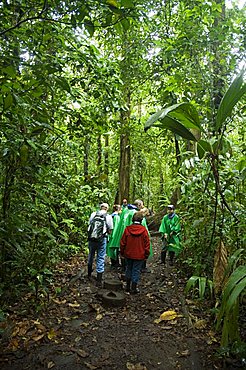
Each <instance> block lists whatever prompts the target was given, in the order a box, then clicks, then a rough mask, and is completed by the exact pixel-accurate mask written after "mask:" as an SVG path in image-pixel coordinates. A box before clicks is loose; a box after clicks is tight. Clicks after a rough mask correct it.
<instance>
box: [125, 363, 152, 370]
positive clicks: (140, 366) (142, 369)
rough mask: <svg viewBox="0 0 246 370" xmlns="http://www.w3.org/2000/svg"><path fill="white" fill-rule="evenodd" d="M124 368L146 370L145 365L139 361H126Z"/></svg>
mask: <svg viewBox="0 0 246 370" xmlns="http://www.w3.org/2000/svg"><path fill="white" fill-rule="evenodd" d="M126 368H127V370H148V369H147V367H146V366H145V365H144V364H143V363H141V362H139V363H137V364H132V363H131V362H127V363H126Z"/></svg>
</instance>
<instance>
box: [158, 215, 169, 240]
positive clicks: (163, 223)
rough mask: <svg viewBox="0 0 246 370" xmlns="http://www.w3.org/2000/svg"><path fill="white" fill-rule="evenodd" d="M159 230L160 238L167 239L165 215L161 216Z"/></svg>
mask: <svg viewBox="0 0 246 370" xmlns="http://www.w3.org/2000/svg"><path fill="white" fill-rule="evenodd" d="M159 231H160V233H161V236H162V239H163V238H164V239H167V236H168V235H167V227H166V223H165V216H164V217H163V219H162V221H161V225H160V227H159Z"/></svg>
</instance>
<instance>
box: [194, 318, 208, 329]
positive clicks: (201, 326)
mask: <svg viewBox="0 0 246 370" xmlns="http://www.w3.org/2000/svg"><path fill="white" fill-rule="evenodd" d="M206 326H207V322H206V320H198V321H196V322H195V324H194V328H196V329H204V328H206Z"/></svg>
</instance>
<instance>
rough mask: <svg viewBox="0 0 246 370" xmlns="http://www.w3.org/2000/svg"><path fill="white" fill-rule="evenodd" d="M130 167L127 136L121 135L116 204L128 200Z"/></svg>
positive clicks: (129, 150)
mask: <svg viewBox="0 0 246 370" xmlns="http://www.w3.org/2000/svg"><path fill="white" fill-rule="evenodd" d="M130 167H131V149H130V141H129V137H128V134H126V133H125V134H122V135H121V137H120V166H119V194H118V202H119V204H121V202H122V199H123V198H126V199H128V198H129V194H130Z"/></svg>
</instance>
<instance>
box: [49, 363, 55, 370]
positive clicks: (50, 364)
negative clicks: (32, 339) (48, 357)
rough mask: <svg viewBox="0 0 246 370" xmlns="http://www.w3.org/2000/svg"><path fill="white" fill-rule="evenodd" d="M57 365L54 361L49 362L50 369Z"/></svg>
mask: <svg viewBox="0 0 246 370" xmlns="http://www.w3.org/2000/svg"><path fill="white" fill-rule="evenodd" d="M54 366H56V364H55V363H54V362H52V361H50V362H48V369H52V367H54Z"/></svg>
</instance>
